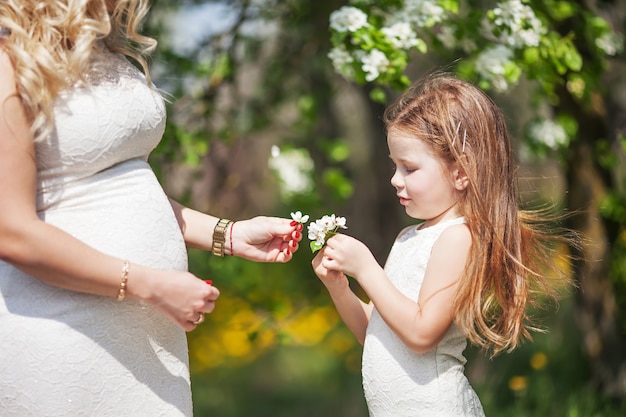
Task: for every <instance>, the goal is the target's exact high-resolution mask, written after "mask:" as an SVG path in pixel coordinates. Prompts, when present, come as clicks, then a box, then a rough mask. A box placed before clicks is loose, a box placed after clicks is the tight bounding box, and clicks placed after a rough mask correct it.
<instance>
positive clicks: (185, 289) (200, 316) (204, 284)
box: [128, 265, 220, 331]
mask: <svg viewBox="0 0 626 417" xmlns="http://www.w3.org/2000/svg"><path fill="white" fill-rule="evenodd" d="M133 275H134V276H133ZM144 280H145V281H144ZM144 282H145V284H144ZM128 285H129V288H131V289H133V290H134V291H133V292H134V293H135V294H136V295H137V296H139V297H140V298H142V299H145V300H146V301H148V302H150V303H152V304H153V305H155V306H156V307H157V308H158V309H159V310H161V311H162V312H163V313H164V314H165V315H166V316H167V317H169V318H170V319H171V320H173V321H174V322H175V323H176V324H178V325H179V326H180V327H182V328H183V329H185V331H191V330H193V329H195V328H196V327H197V325H198V324H200V323H202V322H203V321H204V314H207V313H211V312H212V311H213V310H214V309H215V301H216V300H217V299H218V297H219V296H220V292H219V290H218V289H217V288H215V287H214V286H213V285H211V283H210V281H203V280H201V279H199V278H197V277H196V276H195V275H193V274H191V273H189V272H186V271H165V270H154V269H151V268H144V267H140V266H138V265H132V266H131V270H130V275H129V279H128ZM133 286H135V288H132V287H133ZM137 286H139V287H140V288H137Z"/></svg>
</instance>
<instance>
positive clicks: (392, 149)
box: [387, 128, 464, 226]
mask: <svg viewBox="0 0 626 417" xmlns="http://www.w3.org/2000/svg"><path fill="white" fill-rule="evenodd" d="M387 145H388V146H389V156H390V158H391V160H392V161H393V163H394V164H395V173H394V175H393V177H392V178H391V185H393V187H394V188H395V189H396V194H397V196H398V198H399V199H400V204H402V205H403V206H404V208H405V210H406V213H407V214H408V215H409V216H411V217H413V218H415V219H421V220H426V225H427V226H431V225H434V224H437V223H439V222H440V221H442V220H448V219H452V218H455V217H458V213H457V209H456V202H457V200H458V192H459V190H460V189H462V188H464V187H462V185H463V178H460V175H459V171H458V170H457V169H451V168H450V167H448V166H446V165H445V164H443V163H442V162H441V161H440V160H439V159H438V158H436V157H435V156H434V155H433V154H432V153H431V151H430V149H428V147H427V146H426V145H425V144H424V142H423V141H422V140H420V139H418V138H416V137H414V136H410V135H408V134H406V133H404V132H402V131H400V130H398V129H395V128H391V129H390V130H389V134H388V136H387Z"/></svg>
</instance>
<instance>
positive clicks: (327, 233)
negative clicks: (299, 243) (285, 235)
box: [307, 214, 347, 252]
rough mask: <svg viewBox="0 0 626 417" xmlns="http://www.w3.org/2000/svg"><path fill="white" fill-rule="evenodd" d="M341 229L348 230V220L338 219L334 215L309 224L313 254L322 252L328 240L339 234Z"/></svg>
mask: <svg viewBox="0 0 626 417" xmlns="http://www.w3.org/2000/svg"><path fill="white" fill-rule="evenodd" d="M339 229H347V227H346V218H345V217H337V216H335V215H334V214H330V215H325V216H322V217H321V218H319V219H317V220H315V221H314V222H311V223H309V225H308V226H307V231H308V236H309V240H310V241H311V252H316V251H318V250H320V249H321V248H322V247H323V246H324V245H325V244H326V240H327V239H328V238H329V237H331V236H332V235H334V234H337V232H338V230H339Z"/></svg>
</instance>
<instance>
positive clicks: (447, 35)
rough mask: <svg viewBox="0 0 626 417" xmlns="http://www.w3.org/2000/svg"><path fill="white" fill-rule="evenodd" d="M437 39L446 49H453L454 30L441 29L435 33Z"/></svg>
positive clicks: (447, 27)
mask: <svg viewBox="0 0 626 417" xmlns="http://www.w3.org/2000/svg"><path fill="white" fill-rule="evenodd" d="M437 39H439V41H440V42H441V43H442V44H443V46H444V47H446V48H447V49H454V48H455V47H456V36H455V33H454V28H453V27H451V26H444V27H442V28H441V30H440V31H439V33H437Z"/></svg>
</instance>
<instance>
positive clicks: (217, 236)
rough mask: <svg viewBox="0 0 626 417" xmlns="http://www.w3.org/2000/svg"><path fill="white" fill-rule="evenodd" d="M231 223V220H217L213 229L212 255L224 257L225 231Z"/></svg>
mask: <svg viewBox="0 0 626 417" xmlns="http://www.w3.org/2000/svg"><path fill="white" fill-rule="evenodd" d="M231 223H232V220H228V219H219V221H218V222H217V224H216V225H215V229H213V245H212V247H211V249H212V251H213V254H214V255H217V256H224V255H225V252H224V249H225V246H226V245H225V243H226V230H228V225H229V224H231Z"/></svg>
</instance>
